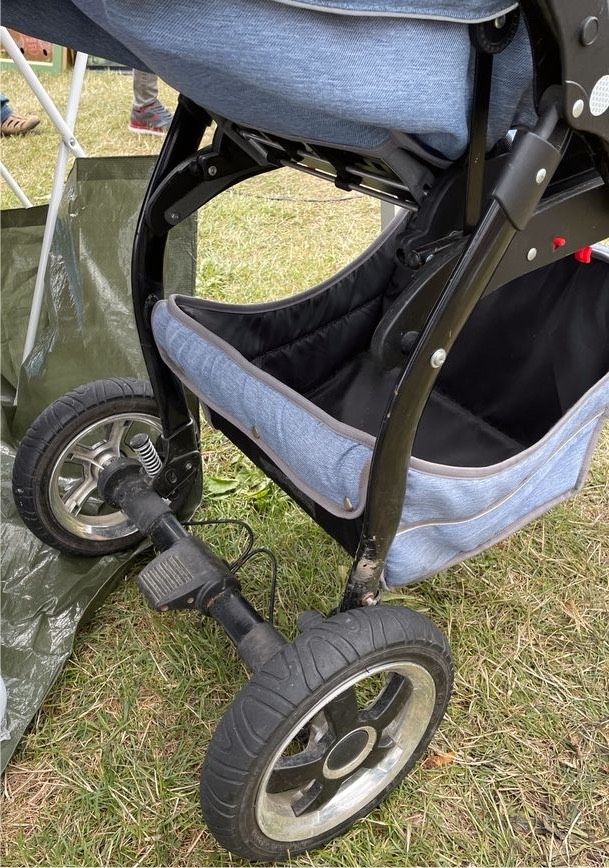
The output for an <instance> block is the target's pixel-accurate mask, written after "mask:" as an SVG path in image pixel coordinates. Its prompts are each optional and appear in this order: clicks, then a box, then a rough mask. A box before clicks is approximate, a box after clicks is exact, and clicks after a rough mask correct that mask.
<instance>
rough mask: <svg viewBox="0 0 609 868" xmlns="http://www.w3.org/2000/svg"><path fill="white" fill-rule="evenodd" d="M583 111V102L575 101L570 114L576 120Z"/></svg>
mask: <svg viewBox="0 0 609 868" xmlns="http://www.w3.org/2000/svg"><path fill="white" fill-rule="evenodd" d="M583 110H584V101H583V99H576V100H575V102H574V103H573V108H572V109H571V114H572V115H573V117H574V118H578V117H579V116H580V115H581V113H582V112H583Z"/></svg>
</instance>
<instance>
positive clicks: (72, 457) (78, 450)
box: [67, 443, 100, 467]
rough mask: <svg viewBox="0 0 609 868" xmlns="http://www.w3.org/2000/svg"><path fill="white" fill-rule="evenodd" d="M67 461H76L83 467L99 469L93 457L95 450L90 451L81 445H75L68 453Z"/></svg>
mask: <svg viewBox="0 0 609 868" xmlns="http://www.w3.org/2000/svg"><path fill="white" fill-rule="evenodd" d="M67 460H68V461H76V462H78V463H79V464H85V465H91V464H93V465H95V467H99V466H100V464H99V462H98V461H97V458H96V457H95V450H94V449H90V448H89V447H88V446H83V445H82V444H81V443H76V444H75V445H74V446H73V447H72V449H71V451H70V453H69V454H68V456H67Z"/></svg>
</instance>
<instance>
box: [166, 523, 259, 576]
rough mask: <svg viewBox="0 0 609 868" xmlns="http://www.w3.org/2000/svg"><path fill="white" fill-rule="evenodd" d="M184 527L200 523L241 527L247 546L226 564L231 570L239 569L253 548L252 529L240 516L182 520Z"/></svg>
mask: <svg viewBox="0 0 609 868" xmlns="http://www.w3.org/2000/svg"><path fill="white" fill-rule="evenodd" d="M182 524H183V525H184V527H200V526H201V525H214V524H234V525H236V526H237V527H240V528H242V529H243V530H244V531H245V532H246V533H247V536H248V541H247V546H246V547H245V551H244V552H242V553H241V554H240V555H239V557H238V558H237V560H236V561H233V562H232V563H230V564H229V565H228V566H229V568H230V570H231V572H233V573H234V572H236V571H237V570H238V569H240V568H241V567H242V566H243V564H244V563H245V561H246V560H247V558H248V557H249V555H250V553H251V551H252V549H253V548H254V531H253V530H252V529H251V527H250V526H249V524H248V523H247V522H246V521H242V520H241V519H240V518H207V519H200V520H198V521H184V522H182Z"/></svg>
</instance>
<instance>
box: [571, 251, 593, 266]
mask: <svg viewBox="0 0 609 868" xmlns="http://www.w3.org/2000/svg"><path fill="white" fill-rule="evenodd" d="M573 256H574V257H575V258H576V259H577V261H578V262H583V263H584V264H585V265H589V264H590V263H591V262H592V248H591V247H581V248H580V249H579V250H577V251H576V252H575V253H574V254H573Z"/></svg>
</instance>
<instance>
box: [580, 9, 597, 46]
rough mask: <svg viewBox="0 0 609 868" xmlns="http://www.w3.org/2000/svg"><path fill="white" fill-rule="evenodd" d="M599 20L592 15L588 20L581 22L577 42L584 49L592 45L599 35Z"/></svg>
mask: <svg viewBox="0 0 609 868" xmlns="http://www.w3.org/2000/svg"><path fill="white" fill-rule="evenodd" d="M599 27H600V24H599V20H598V18H596V17H595V16H594V15H590V16H588V18H584V20H583V21H582V26H581V30H580V34H579V41H580V42H581V44H582V45H585V46H586V47H587V46H588V45H593V44H594V43H595V42H596V38H597V36H598V33H599Z"/></svg>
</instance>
